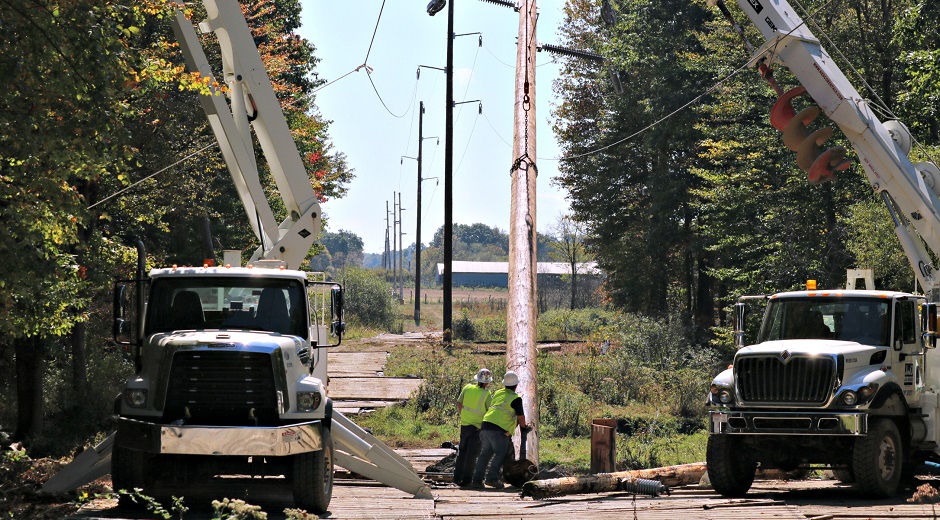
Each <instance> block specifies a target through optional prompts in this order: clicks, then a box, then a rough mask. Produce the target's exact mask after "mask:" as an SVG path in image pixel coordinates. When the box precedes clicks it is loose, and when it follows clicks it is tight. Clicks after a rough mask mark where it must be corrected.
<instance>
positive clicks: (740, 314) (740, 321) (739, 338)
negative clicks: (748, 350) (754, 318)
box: [734, 302, 747, 348]
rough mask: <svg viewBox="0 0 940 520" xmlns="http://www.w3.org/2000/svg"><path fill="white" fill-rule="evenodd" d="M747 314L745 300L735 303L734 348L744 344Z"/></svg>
mask: <svg viewBox="0 0 940 520" xmlns="http://www.w3.org/2000/svg"><path fill="white" fill-rule="evenodd" d="M746 315H747V305H745V303H744V302H737V303H735V304H734V348H741V347H743V346H744V324H745V317H746Z"/></svg>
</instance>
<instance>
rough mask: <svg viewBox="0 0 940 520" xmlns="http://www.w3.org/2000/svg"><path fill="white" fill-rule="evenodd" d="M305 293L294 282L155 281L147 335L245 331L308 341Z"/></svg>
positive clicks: (234, 279) (235, 279)
mask: <svg viewBox="0 0 940 520" xmlns="http://www.w3.org/2000/svg"><path fill="white" fill-rule="evenodd" d="M306 308H307V306H306V290H305V289H304V287H303V284H302V283H300V282H298V281H297V280H287V279H272V278H260V277H252V278H247V277H231V278H221V277H211V278H209V277H206V278H195V277H179V278H161V279H157V280H155V281H154V283H153V286H152V287H151V291H150V301H149V304H148V305H147V332H146V333H147V334H153V333H155V332H168V331H173V330H194V329H220V330H225V329H247V330H264V331H269V332H278V333H281V334H290V335H293V336H301V337H306V336H307V328H308V316H307V311H306Z"/></svg>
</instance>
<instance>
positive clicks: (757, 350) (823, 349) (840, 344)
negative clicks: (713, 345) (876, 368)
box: [735, 339, 883, 357]
mask: <svg viewBox="0 0 940 520" xmlns="http://www.w3.org/2000/svg"><path fill="white" fill-rule="evenodd" d="M882 348H883V347H882ZM784 350H786V351H787V352H789V353H790V354H793V355H800V354H802V355H813V354H842V355H844V356H852V355H862V354H871V353H874V352H876V351H877V350H879V347H873V346H871V345H864V344H861V343H855V342H854V341H841V340H833V339H787V340H780V341H765V342H763V343H759V344H757V345H750V346H747V347H744V348H742V349H741V350H738V353H737V354H736V355H735V357H738V356H750V355H758V356H759V355H773V354H778V353H781V352H783V351H784Z"/></svg>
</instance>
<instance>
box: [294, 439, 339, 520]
mask: <svg viewBox="0 0 940 520" xmlns="http://www.w3.org/2000/svg"><path fill="white" fill-rule="evenodd" d="M321 431H322V440H323V449H321V450H319V451H312V452H308V453H301V454H300V455H294V457H293V470H292V472H291V474H292V486H293V491H294V502H295V503H296V505H297V507H299V508H301V509H305V510H307V512H309V513H313V514H317V515H319V514H322V513H325V512H326V511H327V508H328V507H329V506H330V498H331V497H332V495H333V437H332V436H331V435H330V430H329V429H327V428H323V429H322V430H321Z"/></svg>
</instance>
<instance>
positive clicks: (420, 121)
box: [415, 101, 424, 325]
mask: <svg viewBox="0 0 940 520" xmlns="http://www.w3.org/2000/svg"><path fill="white" fill-rule="evenodd" d="M423 143H424V101H421V102H419V103H418V215H417V216H416V220H417V222H418V223H417V225H416V226H415V325H421V181H422V179H421V149H422V148H423V146H422V145H423Z"/></svg>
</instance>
